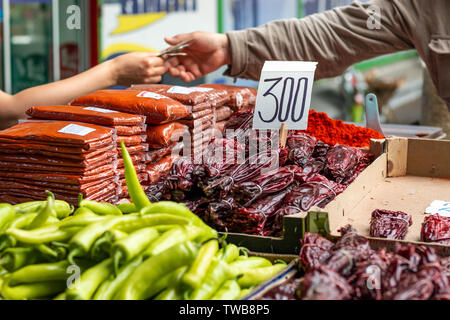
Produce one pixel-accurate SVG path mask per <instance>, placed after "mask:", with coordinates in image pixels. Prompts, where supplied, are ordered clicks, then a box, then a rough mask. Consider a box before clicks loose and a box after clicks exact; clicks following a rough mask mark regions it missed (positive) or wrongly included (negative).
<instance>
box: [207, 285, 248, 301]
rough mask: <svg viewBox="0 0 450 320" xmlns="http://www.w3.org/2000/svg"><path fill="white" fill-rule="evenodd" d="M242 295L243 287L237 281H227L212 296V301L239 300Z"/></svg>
mask: <svg viewBox="0 0 450 320" xmlns="http://www.w3.org/2000/svg"><path fill="white" fill-rule="evenodd" d="M240 294H241V287H240V286H239V284H238V283H237V281H236V280H227V281H225V282H224V283H223V284H222V285H221V286H220V288H219V290H218V291H217V292H216V293H215V294H214V296H212V298H211V299H210V300H237V299H238V298H239V296H240Z"/></svg>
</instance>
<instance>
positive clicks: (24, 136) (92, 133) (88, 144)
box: [0, 121, 114, 150]
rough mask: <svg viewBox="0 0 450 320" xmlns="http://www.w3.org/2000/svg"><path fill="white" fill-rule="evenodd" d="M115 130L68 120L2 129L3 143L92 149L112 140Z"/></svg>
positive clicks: (21, 124) (25, 123)
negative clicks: (28, 143)
mask: <svg viewBox="0 0 450 320" xmlns="http://www.w3.org/2000/svg"><path fill="white" fill-rule="evenodd" d="M113 134H114V131H113V130H112V129H109V128H105V127H102V126H98V125H94V124H90V123H81V122H67V121H37V122H35V121H32V122H22V123H20V124H18V125H16V126H14V127H11V128H9V129H6V130H3V131H0V139H1V141H0V142H1V143H2V144H5V143H24V142H25V141H30V143H37V144H39V143H41V144H46V145H51V144H52V143H53V145H61V146H69V147H77V148H82V149H84V150H91V149H94V148H98V147H99V146H103V144H102V142H103V141H111V139H113Z"/></svg>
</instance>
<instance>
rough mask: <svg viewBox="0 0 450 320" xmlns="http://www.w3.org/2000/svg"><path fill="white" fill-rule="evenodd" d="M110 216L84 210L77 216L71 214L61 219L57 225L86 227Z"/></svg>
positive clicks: (62, 226)
mask: <svg viewBox="0 0 450 320" xmlns="http://www.w3.org/2000/svg"><path fill="white" fill-rule="evenodd" d="M109 218H110V217H105V216H99V215H96V214H95V213H90V212H83V213H81V214H78V215H76V216H71V217H68V218H66V219H64V220H61V221H60V222H59V223H58V224H57V225H58V226H59V227H60V228H72V227H85V226H88V225H90V224H92V223H96V222H99V221H105V220H106V219H109Z"/></svg>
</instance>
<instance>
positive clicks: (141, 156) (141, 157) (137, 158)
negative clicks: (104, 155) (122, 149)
mask: <svg viewBox="0 0 450 320" xmlns="http://www.w3.org/2000/svg"><path fill="white" fill-rule="evenodd" d="M130 158H131V161H133V163H143V162H146V161H147V157H146V153H145V152H140V153H137V154H133V155H130ZM123 167H124V162H123V158H122V157H120V158H119V159H118V160H117V168H123Z"/></svg>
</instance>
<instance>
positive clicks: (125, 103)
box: [70, 90, 189, 124]
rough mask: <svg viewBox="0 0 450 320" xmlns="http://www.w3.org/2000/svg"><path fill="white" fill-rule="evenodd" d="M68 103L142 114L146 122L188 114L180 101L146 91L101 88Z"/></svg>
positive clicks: (187, 110) (160, 122) (168, 119)
mask: <svg viewBox="0 0 450 320" xmlns="http://www.w3.org/2000/svg"><path fill="white" fill-rule="evenodd" d="M70 104H71V105H72V106H91V107H98V108H107V109H111V110H115V111H120V112H126V113H131V114H139V115H143V116H146V118H147V119H146V123H148V124H162V123H167V122H170V121H174V120H178V119H182V118H185V117H186V116H187V115H188V114H189V109H188V107H187V106H185V105H183V104H181V103H180V102H178V101H176V100H173V99H171V98H169V97H166V96H163V95H160V94H157V93H154V92H148V91H134V90H101V91H97V92H94V93H91V94H88V95H85V96H82V97H79V98H77V99H75V100H74V101H72V102H71V103H70Z"/></svg>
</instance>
